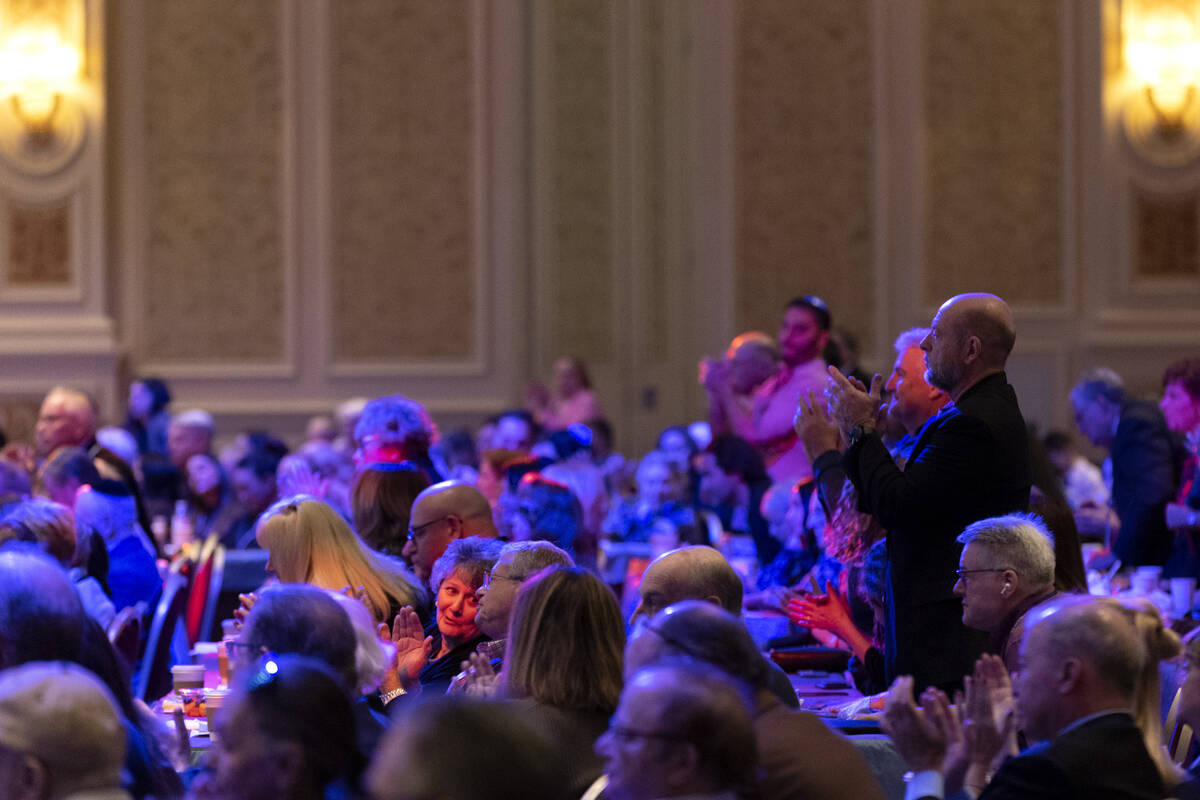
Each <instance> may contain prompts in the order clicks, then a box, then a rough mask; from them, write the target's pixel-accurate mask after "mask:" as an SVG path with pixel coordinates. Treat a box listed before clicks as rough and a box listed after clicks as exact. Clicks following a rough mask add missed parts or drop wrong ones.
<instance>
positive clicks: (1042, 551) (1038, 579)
mask: <svg viewBox="0 0 1200 800" xmlns="http://www.w3.org/2000/svg"><path fill="white" fill-rule="evenodd" d="M958 541H959V542H961V543H962V544H971V543H976V544H979V545H982V546H983V547H985V548H987V551H988V554H989V555H990V556H991V557H992V558H993V559H994V560H995V561H996V563H997V564H998V565H1001V566H1006V567H1009V568H1011V569H1012V570H1013V571H1014V572H1016V573H1017V575H1019V576H1021V578H1022V580H1025V581H1028V582H1029V583H1030V584H1031V585H1034V586H1051V585H1052V584H1053V583H1054V536H1053V534H1051V533H1050V531H1049V530H1048V529H1047V528H1046V523H1045V522H1043V521H1042V518H1041V517H1039V516H1038V515H1037V514H1006V515H1004V516H1002V517H989V518H988V519H981V520H979V521H978V522H973V523H971V524H970V525H968V526H967V527H966V529H965V530H964V531H963V532H962V533H960V534H959V535H958Z"/></svg>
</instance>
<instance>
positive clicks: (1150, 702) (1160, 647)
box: [1104, 597, 1183, 786]
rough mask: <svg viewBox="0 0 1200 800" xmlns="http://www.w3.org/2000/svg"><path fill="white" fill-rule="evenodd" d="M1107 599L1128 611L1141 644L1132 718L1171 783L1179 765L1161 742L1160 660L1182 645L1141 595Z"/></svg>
mask: <svg viewBox="0 0 1200 800" xmlns="http://www.w3.org/2000/svg"><path fill="white" fill-rule="evenodd" d="M1104 599H1105V600H1106V601H1109V602H1119V603H1120V604H1121V605H1122V606H1123V607H1124V608H1125V610H1126V612H1127V613H1128V614H1129V615H1130V618H1131V619H1132V621H1133V624H1134V627H1135V629H1136V630H1137V633H1138V635H1139V636H1140V637H1141V640H1142V644H1143V645H1145V648H1146V658H1145V659H1144V660H1143V661H1142V670H1141V673H1140V674H1139V675H1138V681H1137V689H1136V691H1135V693H1134V702H1133V709H1132V710H1133V719H1134V722H1136V723H1137V726H1138V730H1140V731H1141V732H1142V741H1143V742H1145V744H1146V752H1148V753H1149V754H1150V757H1151V758H1153V759H1154V763H1155V764H1157V765H1158V773H1159V775H1161V776H1162V779H1163V782H1164V783H1165V784H1167V785H1168V786H1172V785H1174V784H1175V783H1178V782H1179V779H1180V769H1179V767H1178V766H1177V765H1176V764H1175V762H1174V761H1172V760H1171V756H1170V754H1169V753H1168V752H1167V749H1166V747H1165V745H1164V742H1163V702H1164V697H1163V691H1162V670H1161V667H1162V662H1164V661H1174V660H1175V659H1176V657H1177V656H1178V655H1179V654H1180V652H1182V650H1183V648H1182V645H1181V642H1180V640H1179V635H1178V634H1177V633H1175V631H1173V630H1171V629H1169V628H1167V626H1166V625H1164V624H1163V618H1162V615H1161V614H1159V613H1158V609H1157V608H1156V607H1155V606H1154V604H1153V603H1151V602H1150V601H1149V600H1147V599H1146V598H1144V597H1123V598H1120V599H1117V600H1109V598H1104Z"/></svg>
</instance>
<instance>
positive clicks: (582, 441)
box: [541, 424, 609, 549]
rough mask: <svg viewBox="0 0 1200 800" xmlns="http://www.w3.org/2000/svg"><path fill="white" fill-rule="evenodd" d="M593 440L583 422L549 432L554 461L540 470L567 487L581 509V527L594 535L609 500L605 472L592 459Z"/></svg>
mask: <svg viewBox="0 0 1200 800" xmlns="http://www.w3.org/2000/svg"><path fill="white" fill-rule="evenodd" d="M592 441H593V436H592V431H591V429H589V428H588V427H587V426H586V425H582V424H578V425H572V426H571V427H570V428H568V429H567V430H562V431H555V432H554V433H552V434H550V444H551V445H552V446H553V447H554V459H555V461H554V463H553V464H550V465H549V466H547V467H544V468H543V469H542V471H541V472H542V476H543V477H544V478H547V479H548V480H552V481H557V482H558V483H561V484H564V485H566V486H567V487H568V488H570V490H571V494H573V495H575V497H576V499H578V500H579V505H580V508H581V510H582V511H583V531H584V532H586V533H587V534H589V536H590V537H591V538H593V539H594V537H595V536H596V534H598V533H599V532H600V528H601V525H602V524H603V523H604V518H605V516H606V515H607V514H608V506H609V500H608V491H607V489H606V487H605V481H604V472H603V470H602V469H601V468H600V467H598V466H596V464H595V462H593V461H592ZM593 549H594V548H593Z"/></svg>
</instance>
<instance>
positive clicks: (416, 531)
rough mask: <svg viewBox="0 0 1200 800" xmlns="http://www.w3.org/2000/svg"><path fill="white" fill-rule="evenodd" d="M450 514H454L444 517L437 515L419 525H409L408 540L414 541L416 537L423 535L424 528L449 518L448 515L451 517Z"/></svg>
mask: <svg viewBox="0 0 1200 800" xmlns="http://www.w3.org/2000/svg"><path fill="white" fill-rule="evenodd" d="M452 516H454V515H453V514H447V515H446V516H444V517H438V518H437V519H432V520H430V521H429V522H426V523H424V524H421V525H413V526H412V527H410V528H409V529H408V540H409V541H410V542H415V541H416V540H417V539H420V538H421V537H422V536H424V535H425V529H426V528H428V527H429V526H431V525H437V524H438V523H439V522H444V521H446V520H448V519H450V517H452Z"/></svg>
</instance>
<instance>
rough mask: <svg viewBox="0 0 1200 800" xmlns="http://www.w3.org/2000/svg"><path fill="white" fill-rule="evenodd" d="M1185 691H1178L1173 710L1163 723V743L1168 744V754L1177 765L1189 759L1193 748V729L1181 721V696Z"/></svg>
mask: <svg viewBox="0 0 1200 800" xmlns="http://www.w3.org/2000/svg"><path fill="white" fill-rule="evenodd" d="M1182 691H1183V690H1182V689H1176V690H1175V697H1174V699H1173V700H1171V708H1170V710H1169V711H1167V718H1166V719H1165V720H1164V721H1163V741H1165V742H1166V744H1167V752H1168V753H1170V754H1171V760H1172V761H1174V762H1175V763H1176V764H1182V763H1183V762H1184V760H1185V759H1186V758H1187V755H1188V749H1189V748H1190V747H1191V746H1192V728H1191V726H1190V725H1188V724H1187V723H1185V722H1181V721H1180V720H1179V696H1180V694H1181V692H1182Z"/></svg>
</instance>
